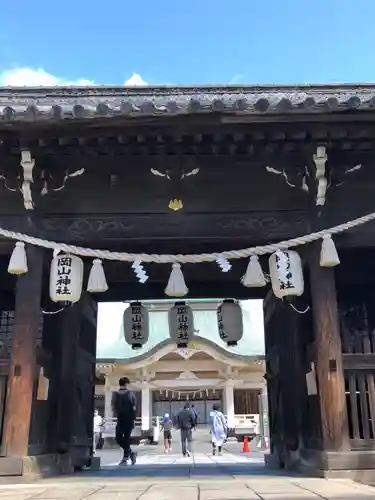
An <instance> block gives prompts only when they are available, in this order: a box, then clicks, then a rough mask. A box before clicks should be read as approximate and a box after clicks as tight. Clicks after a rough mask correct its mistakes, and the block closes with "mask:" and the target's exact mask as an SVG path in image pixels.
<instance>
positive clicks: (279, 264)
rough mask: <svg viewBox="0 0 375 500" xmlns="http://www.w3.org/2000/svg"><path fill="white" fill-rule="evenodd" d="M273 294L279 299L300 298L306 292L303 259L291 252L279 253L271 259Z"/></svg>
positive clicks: (274, 254)
mask: <svg viewBox="0 0 375 500" xmlns="http://www.w3.org/2000/svg"><path fill="white" fill-rule="evenodd" d="M269 266H270V277H271V283H272V290H273V293H274V294H275V295H276V297H278V298H279V299H282V298H283V297H292V296H296V297H299V296H301V295H302V294H303V291H304V282H303V269H302V263H301V257H300V256H299V255H298V253H297V252H294V251H291V250H285V251H281V250H279V251H277V252H275V253H273V254H272V255H271V257H270V258H269Z"/></svg>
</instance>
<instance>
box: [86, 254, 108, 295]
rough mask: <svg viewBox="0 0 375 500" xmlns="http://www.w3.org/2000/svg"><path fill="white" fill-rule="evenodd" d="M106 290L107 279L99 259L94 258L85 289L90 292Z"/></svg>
mask: <svg viewBox="0 0 375 500" xmlns="http://www.w3.org/2000/svg"><path fill="white" fill-rule="evenodd" d="M107 290H108V284H107V280H106V278H105V273H104V269H103V265H102V261H101V260H100V259H94V261H93V263H92V267H91V270H90V275H89V280H88V283H87V291H88V292H92V293H102V292H106V291H107Z"/></svg>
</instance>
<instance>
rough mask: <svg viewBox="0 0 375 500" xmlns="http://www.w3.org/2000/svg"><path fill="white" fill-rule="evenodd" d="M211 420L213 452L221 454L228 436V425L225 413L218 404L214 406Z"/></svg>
mask: <svg viewBox="0 0 375 500" xmlns="http://www.w3.org/2000/svg"><path fill="white" fill-rule="evenodd" d="M210 420H211V441H212V454H213V455H216V453H217V454H218V455H221V449H222V446H223V444H224V443H225V441H226V440H227V438H228V427H227V423H226V421H225V417H224V415H223V414H222V413H221V411H220V407H219V405H217V404H214V405H213V406H212V412H211V414H210Z"/></svg>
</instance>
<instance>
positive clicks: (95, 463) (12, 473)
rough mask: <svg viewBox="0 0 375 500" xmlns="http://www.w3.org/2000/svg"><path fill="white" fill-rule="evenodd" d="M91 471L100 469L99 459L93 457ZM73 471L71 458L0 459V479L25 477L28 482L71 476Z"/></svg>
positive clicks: (59, 456)
mask: <svg viewBox="0 0 375 500" xmlns="http://www.w3.org/2000/svg"><path fill="white" fill-rule="evenodd" d="M90 469H91V470H99V469H100V457H93V458H92V459H91V464H90ZM74 471H75V467H74V464H73V460H72V456H71V455H70V454H69V453H66V454H63V455H62V454H57V453H56V454H52V453H51V454H46V455H36V456H32V457H0V477H20V476H22V477H25V478H27V479H30V480H34V479H35V480H36V479H43V478H45V477H53V476H61V475H65V474H72V473H73V472H74Z"/></svg>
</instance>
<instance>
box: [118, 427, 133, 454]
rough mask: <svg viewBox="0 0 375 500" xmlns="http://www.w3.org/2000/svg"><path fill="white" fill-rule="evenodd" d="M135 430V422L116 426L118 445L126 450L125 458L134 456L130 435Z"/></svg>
mask: <svg viewBox="0 0 375 500" xmlns="http://www.w3.org/2000/svg"><path fill="white" fill-rule="evenodd" d="M133 428H134V422H117V425H116V443H117V444H118V445H119V446H120V447H121V448H122V449H123V450H124V458H129V457H130V456H131V455H132V453H133V452H132V449H131V447H130V435H131V433H132V430H133Z"/></svg>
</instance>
